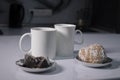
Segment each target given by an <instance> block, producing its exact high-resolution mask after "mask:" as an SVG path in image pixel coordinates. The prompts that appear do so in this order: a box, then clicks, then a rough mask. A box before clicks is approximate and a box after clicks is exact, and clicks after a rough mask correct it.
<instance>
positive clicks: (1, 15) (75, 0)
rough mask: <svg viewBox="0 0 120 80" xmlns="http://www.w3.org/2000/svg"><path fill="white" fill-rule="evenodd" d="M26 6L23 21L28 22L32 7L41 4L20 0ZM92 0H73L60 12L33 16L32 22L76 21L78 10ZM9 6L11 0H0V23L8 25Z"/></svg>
mask: <svg viewBox="0 0 120 80" xmlns="http://www.w3.org/2000/svg"><path fill="white" fill-rule="evenodd" d="M19 1H21V2H22V3H23V5H24V7H25V18H24V21H23V23H24V24H27V23H28V21H29V18H30V12H29V10H30V9H33V8H35V7H36V6H39V5H40V4H39V3H37V1H35V0H19ZM53 1H54V0H53ZM89 1H90V0H71V3H70V4H69V6H68V7H67V8H65V9H63V10H62V11H60V12H59V13H56V14H53V15H51V16H48V17H46V16H40V17H33V19H32V22H31V24H54V23H76V22H77V17H78V14H77V12H78V11H79V10H81V9H84V8H86V7H88V3H89ZM9 6H10V0H9V2H7V1H6V0H0V24H3V25H6V24H8V22H9Z"/></svg>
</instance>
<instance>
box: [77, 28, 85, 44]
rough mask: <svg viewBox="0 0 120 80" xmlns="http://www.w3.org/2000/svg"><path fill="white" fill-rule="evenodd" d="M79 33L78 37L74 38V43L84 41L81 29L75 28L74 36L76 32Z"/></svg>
mask: <svg viewBox="0 0 120 80" xmlns="http://www.w3.org/2000/svg"><path fill="white" fill-rule="evenodd" d="M78 33H79V38H78V40H75V43H76V44H82V43H83V41H84V39H83V33H82V31H81V30H78V29H77V30H75V36H76V34H78Z"/></svg>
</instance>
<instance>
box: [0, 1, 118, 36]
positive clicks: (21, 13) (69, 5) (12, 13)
mask: <svg viewBox="0 0 120 80" xmlns="http://www.w3.org/2000/svg"><path fill="white" fill-rule="evenodd" d="M119 4H120V0H0V34H1V35H21V34H23V33H25V32H28V31H30V28H31V27H54V26H53V25H54V24H57V23H70V24H76V25H77V27H76V29H80V30H82V31H83V32H93V33H116V34H118V33H120V27H119V26H120V5H119Z"/></svg>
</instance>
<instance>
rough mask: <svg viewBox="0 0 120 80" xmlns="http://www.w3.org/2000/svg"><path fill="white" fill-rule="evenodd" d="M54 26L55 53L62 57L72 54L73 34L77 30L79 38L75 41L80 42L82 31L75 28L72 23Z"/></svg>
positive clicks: (81, 40)
mask: <svg viewBox="0 0 120 80" xmlns="http://www.w3.org/2000/svg"><path fill="white" fill-rule="evenodd" d="M54 27H55V29H56V32H57V33H56V34H57V44H56V45H57V47H56V48H57V49H56V54H57V55H58V56H62V57H69V56H73V51H74V41H75V40H74V36H75V34H76V33H78V32H79V33H80V39H79V42H77V43H82V42H83V37H82V32H81V31H80V30H75V28H76V25H73V24H55V25H54Z"/></svg>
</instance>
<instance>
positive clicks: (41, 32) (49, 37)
mask: <svg viewBox="0 0 120 80" xmlns="http://www.w3.org/2000/svg"><path fill="white" fill-rule="evenodd" d="M27 35H28V36H30V37H31V49H30V50H25V49H23V48H22V45H21V44H22V40H23V38H24V37H25V36H27ZM19 47H20V50H21V51H22V52H24V53H30V54H31V55H32V56H34V57H40V56H42V57H45V58H51V59H53V58H55V55H56V29H54V28H48V27H34V28H31V32H30V33H25V34H23V35H22V36H21V38H20V40H19Z"/></svg>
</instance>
